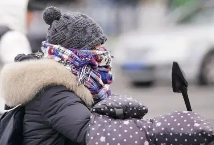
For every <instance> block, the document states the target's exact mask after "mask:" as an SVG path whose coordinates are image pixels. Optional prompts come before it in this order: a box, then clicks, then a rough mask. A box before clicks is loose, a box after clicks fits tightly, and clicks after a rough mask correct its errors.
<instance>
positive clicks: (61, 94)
mask: <svg viewBox="0 0 214 145" xmlns="http://www.w3.org/2000/svg"><path fill="white" fill-rule="evenodd" d="M0 83H1V88H0V89H1V90H0V92H1V93H2V94H1V96H2V97H3V98H4V100H5V102H6V104H7V105H8V106H16V105H19V104H22V105H24V106H25V116H24V123H23V136H24V141H23V145H84V144H85V136H86V133H87V131H88V128H89V125H88V124H89V120H90V115H91V112H90V110H89V107H90V106H91V104H92V102H93V98H92V96H91V94H90V92H89V90H88V89H86V88H85V87H84V86H83V85H79V86H78V85H77V84H78V83H77V79H76V77H75V76H74V75H73V74H71V73H70V72H69V71H68V70H67V69H66V68H65V67H64V66H62V65H60V64H59V63H57V62H55V61H54V60H45V59H41V60H30V61H23V62H15V63H11V64H7V65H5V67H4V68H3V70H2V73H1V82H0Z"/></svg>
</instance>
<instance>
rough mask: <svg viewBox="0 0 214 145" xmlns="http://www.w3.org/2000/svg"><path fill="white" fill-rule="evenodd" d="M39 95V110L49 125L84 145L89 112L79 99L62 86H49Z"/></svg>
mask: <svg viewBox="0 0 214 145" xmlns="http://www.w3.org/2000/svg"><path fill="white" fill-rule="evenodd" d="M41 95H42V97H41V112H42V114H43V116H44V118H45V119H46V120H47V121H48V123H49V124H50V126H51V127H52V128H53V129H55V130H57V131H58V132H59V133H61V134H62V135H64V136H65V137H67V138H68V139H70V140H71V141H73V142H76V143H79V144H81V145H82V144H83V145H84V144H85V137H86V133H87V130H88V127H89V120H90V115H91V112H90V111H89V109H88V108H87V107H86V106H85V105H84V103H83V102H82V101H81V99H80V98H79V97H78V96H76V95H75V94H74V93H73V92H71V91H69V90H67V89H66V88H65V87H63V86H54V87H49V88H48V89H46V90H45V91H43V93H42V94H41Z"/></svg>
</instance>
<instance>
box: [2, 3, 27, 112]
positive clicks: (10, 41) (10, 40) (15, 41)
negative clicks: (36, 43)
mask: <svg viewBox="0 0 214 145" xmlns="http://www.w3.org/2000/svg"><path fill="white" fill-rule="evenodd" d="M28 1H29V0H21V1H19V0H0V26H6V27H9V28H10V29H11V30H10V31H8V32H6V33H5V34H4V35H3V36H2V37H1V40H0V71H1V69H2V67H3V65H4V64H7V63H12V62H13V60H14V58H15V56H16V55H17V54H20V53H26V54H29V53H31V47H30V43H29V41H28V39H27V37H26V31H27V26H26V24H27V21H26V16H27V5H28ZM2 104H4V102H3V101H2V100H0V106H2ZM2 109H3V108H2V107H0V111H1V110H2Z"/></svg>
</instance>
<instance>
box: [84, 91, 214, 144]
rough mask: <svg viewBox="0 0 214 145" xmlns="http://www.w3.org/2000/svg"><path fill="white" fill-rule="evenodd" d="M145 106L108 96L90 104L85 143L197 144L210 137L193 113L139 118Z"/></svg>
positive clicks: (205, 124) (208, 126)
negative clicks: (88, 126) (90, 110)
mask: <svg viewBox="0 0 214 145" xmlns="http://www.w3.org/2000/svg"><path fill="white" fill-rule="evenodd" d="M147 111H148V109H147V107H146V106H144V105H143V104H142V103H140V102H139V101H137V100H134V99H132V98H125V97H121V96H117V95H114V96H111V97H110V98H107V99H105V100H103V101H101V102H99V103H98V104H96V105H95V106H94V107H93V110H92V113H93V115H92V116H91V120H90V130H89V131H88V133H87V144H88V145H181V144H182V145H200V144H208V143H210V142H212V140H213V139H214V138H213V137H212V134H213V128H212V126H211V124H210V123H209V122H208V121H206V119H204V118H203V117H202V116H200V115H198V114H197V113H195V112H188V111H175V112H172V113H170V114H166V115H162V116H158V117H155V118H153V119H142V118H143V116H144V115H145V114H146V113H147Z"/></svg>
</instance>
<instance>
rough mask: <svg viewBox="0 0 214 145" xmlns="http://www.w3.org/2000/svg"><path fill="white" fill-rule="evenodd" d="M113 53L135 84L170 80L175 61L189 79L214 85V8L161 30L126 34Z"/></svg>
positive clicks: (150, 83)
mask: <svg viewBox="0 0 214 145" xmlns="http://www.w3.org/2000/svg"><path fill="white" fill-rule="evenodd" d="M114 53H115V54H114V55H115V56H116V57H115V63H116V65H117V66H118V67H119V68H120V71H121V73H122V74H123V75H127V76H128V78H129V81H130V82H131V83H132V84H134V85H138V84H142V85H148V86H150V85H152V84H154V83H155V82H157V81H159V80H162V81H163V80H164V81H167V82H170V81H171V67H172V63H173V61H177V62H178V63H179V64H180V66H181V67H182V69H183V70H184V71H185V74H186V77H187V80H188V81H189V82H191V83H197V84H201V85H211V84H214V7H213V6H212V7H211V6H208V7H204V8H203V9H200V10H199V11H197V12H194V13H193V14H191V15H189V16H188V17H185V18H182V20H179V21H178V22H177V23H176V25H174V26H171V25H170V26H167V25H166V27H165V28H164V29H162V30H160V31H154V32H151V31H150V32H139V31H138V32H131V33H128V34H125V35H123V36H121V37H120V38H119V43H118V46H117V49H115V51H114Z"/></svg>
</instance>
